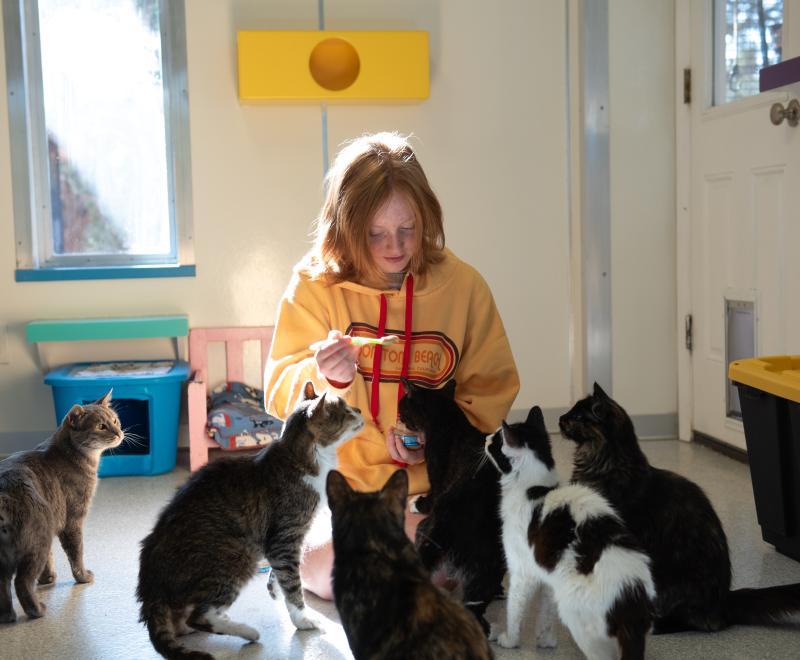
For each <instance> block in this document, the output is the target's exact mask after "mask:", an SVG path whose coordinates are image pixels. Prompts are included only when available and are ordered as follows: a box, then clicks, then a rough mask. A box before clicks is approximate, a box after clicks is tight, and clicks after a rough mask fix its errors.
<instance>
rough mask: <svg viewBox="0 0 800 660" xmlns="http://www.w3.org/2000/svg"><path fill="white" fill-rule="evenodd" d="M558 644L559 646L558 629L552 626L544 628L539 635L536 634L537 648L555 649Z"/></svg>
mask: <svg viewBox="0 0 800 660" xmlns="http://www.w3.org/2000/svg"><path fill="white" fill-rule="evenodd" d="M557 646H558V638H557V637H556V631H555V630H553V629H552V628H548V629H547V630H543V631H542V632H540V633H539V634H538V635H536V648H539V649H554V648H556V647H557Z"/></svg>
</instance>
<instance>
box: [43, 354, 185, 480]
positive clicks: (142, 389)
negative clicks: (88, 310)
mask: <svg viewBox="0 0 800 660" xmlns="http://www.w3.org/2000/svg"><path fill="white" fill-rule="evenodd" d="M147 362H148V363H150V364H152V363H153V362H157V363H158V364H160V365H162V369H161V371H164V370H165V369H168V370H166V371H165V373H146V374H141V373H135V371H134V372H131V373H125V372H124V371H123V372H120V373H113V374H105V373H101V374H96V375H80V374H81V372H84V374H85V373H86V372H87V371H91V370H92V369H95V370H96V369H103V368H105V365H112V364H116V365H119V364H127V365H140V364H142V361H139V362H135V361H131V362H126V363H121V362H120V361H119V360H117V361H115V362H83V363H74V364H68V365H64V366H63V367H60V368H58V369H54V370H53V371H51V372H49V373H48V374H47V375H46V376H45V379H44V382H45V383H46V384H48V385H50V386H51V387H52V388H53V401H54V403H55V409H56V423H61V420H62V419H64V416H65V415H66V414H67V413H68V412H69V409H70V408H71V407H72V406H73V405H74V404H76V403H79V404H81V405H83V404H86V403H91V402H93V401H96V400H97V399H99V398H100V397H101V396H103V395H104V394H105V393H106V392H108V390H109V389H111V388H113V390H114V393H113V395H112V401H111V404H112V406H113V407H114V409H115V410H116V411H117V414H118V415H119V418H120V422H121V423H122V428H123V429H124V430H126V431H127V432H129V433H133V434H135V435H136V438H135V440H134V441H129V440H125V441H124V442H123V443H122V444H121V445H120V446H119V447H116V448H115V449H113V450H110V451H113V453H110V452H109V451H107V452H105V453H104V454H103V456H102V458H101V459H100V467H99V469H98V475H99V476H101V477H110V476H122V475H152V474H161V473H162V472H169V471H170V470H172V469H173V468H174V467H175V458H176V454H177V449H178V418H179V413H180V405H181V386H182V384H183V382H184V381H185V380H186V379H187V378H188V377H189V365H188V364H187V363H186V362H183V361H180V360H157V361H154V360H149V361H147ZM165 363H167V364H166V365H165ZM156 371H158V370H156Z"/></svg>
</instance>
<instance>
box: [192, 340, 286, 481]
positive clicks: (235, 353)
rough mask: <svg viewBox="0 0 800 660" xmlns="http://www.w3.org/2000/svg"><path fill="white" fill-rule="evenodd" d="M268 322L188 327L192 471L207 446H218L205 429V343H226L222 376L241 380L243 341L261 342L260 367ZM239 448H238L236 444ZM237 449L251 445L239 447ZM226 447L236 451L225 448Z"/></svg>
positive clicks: (265, 352) (204, 457) (265, 351)
mask: <svg viewBox="0 0 800 660" xmlns="http://www.w3.org/2000/svg"><path fill="white" fill-rule="evenodd" d="M274 329H275V327H274V326H271V325H266V326H254V327H238V328H191V329H190V330H189V366H190V368H191V372H192V373H191V377H190V379H189V386H188V391H187V402H188V403H187V405H188V417H189V469H190V470H191V471H192V472H194V471H195V470H197V469H198V468H200V467H202V466H203V465H205V464H206V463H207V462H208V449H209V447H214V448H218V449H219V448H220V446H219V445H218V444H217V443H216V442H214V440H213V439H212V438H210V437H209V435H208V432H207V430H206V419H207V416H208V411H207V409H206V402H207V399H208V345H209V344H210V343H212V342H223V343H224V344H225V380H226V381H229V382H230V381H239V382H242V381H244V343H245V342H248V341H254V340H255V341H258V342H260V353H261V370H260V372H259V373H261V374H263V373H264V365H265V364H266V362H267V356H268V355H269V347H270V345H271V344H272V333H273V331H274ZM237 449H239V448H237ZM240 449H252V447H241V448H240ZM226 451H236V449H232V450H231V449H227V450H226Z"/></svg>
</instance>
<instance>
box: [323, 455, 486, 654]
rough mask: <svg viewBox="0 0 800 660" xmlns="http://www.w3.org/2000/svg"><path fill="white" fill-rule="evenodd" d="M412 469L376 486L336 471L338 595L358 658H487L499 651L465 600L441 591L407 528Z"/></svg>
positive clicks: (332, 500) (332, 493) (331, 498)
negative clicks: (362, 486) (356, 486)
mask: <svg viewBox="0 0 800 660" xmlns="http://www.w3.org/2000/svg"><path fill="white" fill-rule="evenodd" d="M407 495H408V475H407V474H406V471H405V470H398V471H396V472H395V473H394V474H393V475H392V476H391V477H390V478H389V479H388V481H387V482H386V484H385V485H384V486H383V488H382V489H381V490H380V491H378V492H376V493H357V492H356V491H354V490H353V489H352V488H350V486H349V485H348V483H347V481H346V480H345V478H344V477H343V476H342V475H341V474H340V473H339V472H337V471H336V470H333V471H331V472H330V474H329V475H328V504H329V506H330V508H331V513H332V524H333V552H334V560H333V596H334V600H335V602H336V609H337V610H338V611H339V616H340V618H341V621H342V626H343V627H344V631H345V634H346V635H347V641H348V643H349V644H350V649H351V650H352V651H353V656H354V657H355V659H356V660H366V659H373V658H374V659H377V658H398V659H400V658H403V659H405V658H413V659H414V660H440V659H441V658H462V659H464V660H485V659H487V658H492V657H493V655H492V651H491V649H490V648H489V643H488V642H487V640H486V636H485V635H484V633H483V631H482V630H481V627H480V626H479V625H478V622H477V621H476V620H475V617H474V616H472V615H471V614H470V613H469V612H468V611H467V610H466V609H464V607H463V606H462V605H461V604H460V603H458V602H457V601H456V600H454V599H453V598H451V597H450V596H449V595H446V594H444V593H443V592H441V591H439V589H437V588H436V587H435V586H433V584H432V583H431V580H430V575H429V573H428V572H427V571H426V570H425V568H424V567H423V566H422V563H421V562H420V560H419V557H418V556H417V553H416V551H415V550H414V546H413V544H412V543H411V541H409V540H408V538H407V537H406V534H405V531H404V530H403V522H404V517H405V506H406V496H407Z"/></svg>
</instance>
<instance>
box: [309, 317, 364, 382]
mask: <svg viewBox="0 0 800 660" xmlns="http://www.w3.org/2000/svg"><path fill="white" fill-rule="evenodd" d="M359 350H360V349H359V347H358V346H353V345H352V344H351V343H350V337H347V336H345V335H343V334H342V333H341V331H339V330H331V331H330V332H329V333H328V338H327V339H326V340H325V341H324V342H322V344H321V345H320V346H319V348H317V350H316V351H315V352H314V359H315V360H316V362H317V369H319V372H320V374H322V376H323V377H325V379H327V380H328V381H332V382H335V383H350V382H352V380H353V378H355V376H356V358H357V357H358V352H359Z"/></svg>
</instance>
